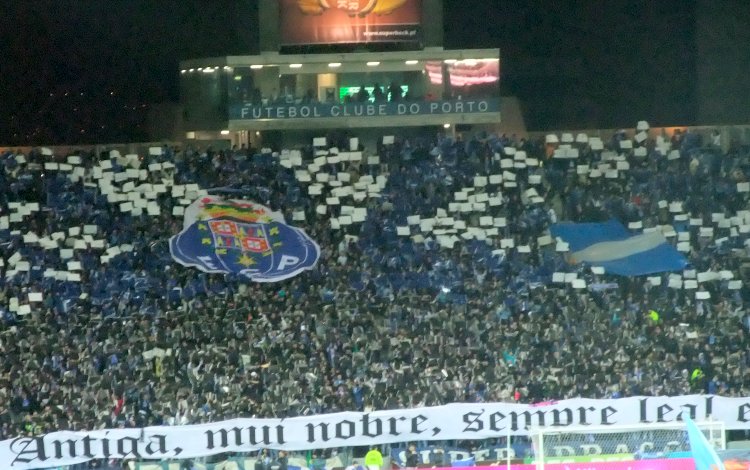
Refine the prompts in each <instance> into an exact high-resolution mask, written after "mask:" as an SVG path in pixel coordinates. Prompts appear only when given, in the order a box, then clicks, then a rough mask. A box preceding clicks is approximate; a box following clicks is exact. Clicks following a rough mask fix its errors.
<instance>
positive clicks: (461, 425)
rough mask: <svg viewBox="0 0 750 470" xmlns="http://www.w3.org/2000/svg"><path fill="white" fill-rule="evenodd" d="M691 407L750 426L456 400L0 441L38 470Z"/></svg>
mask: <svg viewBox="0 0 750 470" xmlns="http://www.w3.org/2000/svg"><path fill="white" fill-rule="evenodd" d="M683 411H689V412H690V414H691V415H692V418H693V419H695V420H698V421H707V420H709V419H711V420H714V421H721V422H724V423H725V426H726V429H730V430H731V429H750V424H749V423H748V422H749V421H750V397H748V398H728V397H719V396H709V395H688V396H680V397H631V398H620V399H607V400H593V399H583V398H576V399H570V400H562V401H558V402H549V403H544V404H539V405H521V404H515V403H455V404H451V405H444V406H436V407H425V408H414V409H404V410H390V411H375V412H371V413H358V412H345V413H334V414H325V415H316V416H303V417H298V418H288V419H251V418H243V419H234V420H229V421H221V422H216V423H211V424H201V425H190V426H174V427H169V426H154V427H147V428H138V429H103V430H98V431H80V432H73V431H59V432H52V433H49V434H45V435H40V436H36V437H18V438H15V439H8V440H5V441H2V442H0V468H4V469H14V470H16V469H18V470H22V469H39V468H47V467H56V466H60V465H71V464H75V463H80V462H85V461H88V460H92V459H136V460H157V459H183V458H185V459H186V458H194V457H201V456H208V455H213V454H219V453H225V452H250V451H254V450H258V449H263V448H271V449H284V450H289V451H294V450H309V449H323V448H331V447H349V446H369V445H378V444H387V443H395V442H408V441H441V440H477V439H487V438H493V437H500V436H506V435H507V434H508V433H509V432H510V433H511V434H512V435H515V436H520V435H528V433H529V429H532V428H537V427H549V426H559V427H566V426H576V427H581V426H592V427H593V426H607V425H611V426H620V425H639V424H640V425H643V427H644V428H647V427H648V424H649V423H670V422H679V421H680V420H681V419H680V415H681V413H682V412H683Z"/></svg>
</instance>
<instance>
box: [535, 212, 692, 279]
mask: <svg viewBox="0 0 750 470" xmlns="http://www.w3.org/2000/svg"><path fill="white" fill-rule="evenodd" d="M550 232H551V233H552V235H553V236H554V237H557V238H560V239H562V241H564V242H566V243H567V244H568V246H569V248H570V254H569V256H568V260H569V261H570V262H571V263H573V264H578V263H587V264H589V265H591V266H601V267H603V268H604V270H605V272H607V273H611V274H619V275H622V276H641V275H646V274H654V273H661V272H668V271H681V270H682V269H684V268H685V266H687V264H688V262H687V259H686V258H685V257H684V256H683V255H682V254H681V253H680V252H679V251H677V250H676V249H675V248H674V247H673V246H672V245H670V244H669V243H668V242H667V240H666V238H664V235H663V234H662V233H661V232H660V231H658V230H657V231H652V232H648V233H642V234H637V235H633V234H632V233H631V232H629V231H628V230H627V229H626V228H625V227H624V226H623V225H622V224H621V223H620V222H618V221H616V220H610V221H609V222H604V223H583V224H575V223H560V224H555V225H553V226H552V227H550Z"/></svg>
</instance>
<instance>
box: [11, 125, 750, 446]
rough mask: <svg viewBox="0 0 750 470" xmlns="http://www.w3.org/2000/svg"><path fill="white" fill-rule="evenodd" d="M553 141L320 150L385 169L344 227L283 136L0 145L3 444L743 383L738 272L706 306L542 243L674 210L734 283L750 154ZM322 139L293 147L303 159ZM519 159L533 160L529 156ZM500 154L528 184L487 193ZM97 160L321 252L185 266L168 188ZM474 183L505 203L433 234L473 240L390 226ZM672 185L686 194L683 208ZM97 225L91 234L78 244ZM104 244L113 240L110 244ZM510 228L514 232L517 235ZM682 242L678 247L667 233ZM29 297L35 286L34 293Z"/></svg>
mask: <svg viewBox="0 0 750 470" xmlns="http://www.w3.org/2000/svg"><path fill="white" fill-rule="evenodd" d="M548 140H549V141H548V142H545V141H544V140H542V141H530V140H524V139H519V138H516V137H515V136H512V137H509V136H491V135H475V136H467V137H466V138H465V139H457V140H454V139H451V138H448V137H446V136H437V137H435V136H425V137H424V138H423V139H399V138H398V136H397V138H396V140H395V142H394V143H393V144H388V145H385V144H382V143H381V144H380V145H379V146H378V148H373V149H365V157H364V158H363V159H362V161H360V162H345V163H334V164H326V165H324V167H323V168H324V169H325V170H326V171H328V172H329V173H330V174H332V175H336V174H338V173H349V174H350V177H349V180H350V181H351V182H352V183H356V182H357V181H366V182H367V181H377V178H378V177H379V176H381V177H385V178H384V179H381V181H383V182H384V185H383V186H384V187H383V188H382V189H381V191H380V192H379V197H368V198H367V199H366V200H365V201H362V202H360V205H361V207H366V209H367V218H366V220H365V221H364V222H362V223H353V224H351V225H346V226H343V227H342V228H332V224H331V219H332V218H337V217H339V216H340V213H339V211H341V210H342V209H341V207H340V206H335V205H332V206H328V209H327V211H325V212H326V213H325V214H322V213H321V211H319V210H318V206H319V205H321V204H322V201H323V200H324V196H325V195H321V196H316V195H309V194H308V191H307V190H306V189H307V184H303V183H301V182H300V181H298V179H297V178H296V176H295V175H296V173H295V170H294V169H291V168H285V167H284V166H281V165H280V164H279V155H278V154H275V153H274V154H272V153H270V152H268V151H259V150H248V149H244V148H242V149H234V150H232V151H211V150H205V151H195V150H192V149H190V148H187V149H183V150H177V149H170V148H164V149H163V151H162V152H157V153H160V154H158V155H157V154H154V155H141V156H140V158H139V162H137V163H134V162H128V161H127V159H125V158H122V156H120V155H117V154H115V153H113V154H111V155H94V154H79V156H80V157H81V159H80V161H79V160H77V159H75V160H73V161H74V162H77V163H74V164H73V167H74V168H73V169H67V170H65V169H63V166H58V167H57V168H56V169H55V168H53V167H50V166H46V165H45V164H46V163H50V162H56V163H58V165H65V162H69V161H71V160H68V159H67V157H68V156H67V155H65V156H63V155H58V156H50V155H45V154H44V153H48V152H42V151H41V150H35V151H33V152H31V153H29V154H27V155H21V154H19V153H15V152H7V153H5V154H3V155H2V165H1V166H0V188H2V189H1V190H0V207H1V208H2V215H3V216H6V217H8V219H7V223H4V224H0V253H2V261H3V268H2V269H3V276H2V278H1V279H2V280H0V305H1V306H2V321H1V323H0V356H1V357H2V358H3V360H2V362H1V363H0V439H7V438H11V437H14V436H18V435H37V434H40V433H45V432H49V431H53V430H59V429H73V430H81V429H97V428H105V427H133V426H137V427H141V426H144V425H156V424H167V425H178V424H187V423H200V422H207V421H216V420H221V419H227V418H232V417H237V416H246V417H249V416H257V417H271V416H276V417H285V416H295V415H301V414H314V413H324V412H333V411H339V410H369V409H392V408H397V407H414V406H422V405H437V404H443V403H449V402H464V401H470V402H480V401H516V402H524V403H531V402H538V401H543V400H551V399H562V398H568V397H577V396H584V397H622V396H632V395H679V394H686V393H712V394H722V395H733V396H739V395H742V396H748V395H750V381H749V380H748V375H747V371H748V368H747V366H748V365H749V364H750V356H749V355H748V351H749V350H750V348H749V346H750V342H749V341H748V334H750V331H749V330H748V328H749V327H750V315H748V313H747V312H746V309H745V306H746V302H747V300H748V291H747V289H746V288H745V287H744V286H743V287H742V288H740V289H735V288H732V289H730V288H729V287H730V282H731V281H730V279H729V277H728V276H723V277H722V278H721V279H717V280H711V281H710V282H702V283H701V288H700V291H701V292H708V293H709V295H710V298H709V299H704V300H696V296H695V293H696V290H692V289H683V288H674V287H670V286H669V275H667V274H663V275H661V276H658V277H659V278H660V279H661V280H662V281H663V282H661V284H659V283H657V282H655V281H654V278H653V276H652V277H632V278H628V277H621V276H612V275H607V274H594V272H592V270H591V269H590V267H588V266H582V265H572V264H569V263H568V262H567V261H566V256H565V253H563V252H559V251H556V247H555V243H554V242H553V243H552V244H545V243H540V237H544V236H545V235H546V234H547V233H548V229H549V226H550V224H552V223H554V222H556V221H565V220H567V221H574V222H582V221H605V220H608V219H610V218H615V219H618V220H620V221H622V222H623V223H624V224H625V225H628V224H629V223H631V222H637V221H641V222H642V223H643V226H644V227H655V226H664V225H667V224H670V225H672V226H673V227H674V229H675V231H677V232H687V233H689V234H690V236H689V240H690V241H689V251H687V252H686V253H685V254H686V256H687V257H688V259H689V261H690V266H689V267H688V270H694V271H697V272H705V271H709V270H711V271H715V272H718V271H730V272H731V273H732V277H733V279H734V280H740V279H742V278H743V274H744V272H743V262H744V259H745V257H746V255H747V251H746V246H745V241H746V240H747V238H748V230H745V228H744V226H745V225H747V224H748V223H750V221H746V220H744V218H743V215H742V213H741V211H742V210H743V209H744V208H745V207H746V205H747V198H748V195H749V194H750V193H746V192H738V186H737V183H744V182H746V181H747V175H748V171H749V170H750V168H749V167H748V150H747V149H744V148H742V147H739V146H736V147H732V148H730V149H729V150H728V151H723V150H722V149H721V148H720V147H719V146H717V145H716V142H714V141H713V140H712V139H711V138H706V139H702V138H701V137H700V136H699V135H695V134H690V133H687V134H679V133H677V134H676V135H675V136H672V137H662V136H655V135H651V136H650V137H649V138H648V139H646V140H643V141H642V142H641V143H636V145H635V146H634V147H635V148H633V147H631V145H626V144H624V143H623V142H630V143H631V144H632V143H633V142H632V141H631V140H630V139H629V138H628V137H626V136H625V134H624V133H618V134H617V135H615V136H614V137H612V139H611V140H608V141H606V142H604V149H603V150H593V149H592V147H593V146H592V145H591V144H590V143H589V142H588V140H587V139H574V140H573V141H571V139H570V138H569V137H565V138H563V139H562V141H563V142H562V143H560V142H555V140H557V139H548ZM327 144H328V145H327V147H328V148H331V147H338V148H347V147H348V145H349V140H348V138H343V137H341V136H329V138H328V142H327ZM561 145H568V146H569V148H571V149H577V151H578V156H577V158H575V159H571V158H554V155H555V150H556V149H557V150H559V149H560V148H561ZM638 148H643V149H644V150H640V151H637V149H638ZM511 149H512V150H511ZM315 150H316V149H314V148H312V147H307V148H304V149H301V151H302V153H301V155H302V157H303V160H304V161H305V163H308V162H311V161H313V159H314V158H315V157H316V154H315ZM317 150H318V151H320V150H321V149H320V148H318V149H317ZM674 151H676V152H677V153H674ZM521 152H525V157H526V158H525V159H523V158H521V159H519V158H516V157H517V156H518V155H523V154H522V153H521ZM563 153H564V152H563ZM643 153H645V156H642V155H643ZM368 155H369V156H372V155H378V156H379V157H380V159H379V162H376V163H369V162H368V159H367V156H368ZM514 155H515V156H514ZM558 155H559V152H558ZM620 155H622V156H624V159H622V160H621V161H624V162H627V163H628V165H627V169H625V166H622V165H621V166H620V168H621V169H620V171H619V172H617V175H616V176H615V177H609V175H604V173H606V170H607V169H608V168H610V167H607V168H604V167H600V166H599V165H605V166H606V165H610V164H611V165H612V166H611V168H614V163H615V161H614V160H612V161H608V160H611V159H612V157H613V156H620ZM508 159H513V160H514V162H515V163H514V166H513V168H512V169H511V171H512V173H514V175H515V177H514V178H515V181H516V182H517V184H515V185H507V184H506V183H507V182H508V181H509V180H510V178H509V177H508V176H509V175H506V178H505V179H504V183H491V182H490V183H487V184H485V185H479V186H475V185H474V181H475V179H474V178H475V176H477V175H492V174H503V172H504V171H507V164H504V161H506V160H508ZM102 161H110V162H111V163H112V169H111V171H112V172H114V173H117V172H118V171H123V172H124V171H125V168H126V167H128V166H129V165H130V166H132V165H133V164H135V165H136V166H138V165H139V166H140V168H141V169H143V168H147V167H149V166H150V165H152V164H155V163H158V164H160V165H162V166H161V169H160V170H157V171H153V172H149V173H148V174H147V175H146V179H145V180H144V181H145V182H147V183H151V184H158V183H160V182H161V181H164V180H169V181H171V182H173V183H172V184H175V185H177V184H180V185H182V184H198V185H199V187H200V188H202V189H204V190H208V192H210V193H211V194H221V195H225V196H227V197H232V198H246V199H250V200H252V201H255V202H258V203H262V204H266V205H268V206H269V207H271V208H273V209H275V210H281V211H283V213H284V214H285V216H286V220H287V221H288V222H289V223H290V224H293V225H295V226H299V227H302V228H304V229H305V230H306V232H307V233H308V234H310V235H311V237H312V238H313V239H314V240H316V241H317V242H318V244H319V245H320V246H321V249H322V255H321V259H320V261H319V263H318V265H317V266H316V268H315V269H314V270H312V271H309V272H305V273H303V274H301V275H299V276H297V277H295V278H292V279H289V280H286V281H283V282H279V283H271V284H257V283H256V284H253V283H248V282H243V280H242V279H241V278H238V277H237V276H236V275H233V274H226V275H221V274H207V273H203V272H200V271H198V270H196V269H191V268H186V267H183V266H181V265H178V264H176V263H174V262H173V261H172V259H171V256H170V253H169V247H168V239H169V237H170V236H171V235H174V234H176V233H177V232H179V230H180V229H181V227H182V216H181V215H173V214H179V212H175V211H174V207H176V206H177V205H178V203H177V202H176V201H175V198H173V197H170V194H169V192H168V191H167V192H161V193H159V194H158V195H157V196H156V197H155V199H153V201H155V202H156V203H157V204H158V206H159V209H160V210H159V211H158V215H157V214H156V212H154V213H146V212H145V211H144V212H143V213H141V214H140V215H135V214H134V213H133V211H124V212H123V211H122V210H118V203H117V202H111V201H112V200H116V198H115V199H112V198H111V197H109V200H108V196H107V195H106V194H104V192H103V191H101V186H97V181H96V179H97V170H95V167H97V166H98V167H100V168H101V165H102V163H101V162H102ZM521 161H523V163H524V164H523V165H518V163H519V162H521ZM164 163H171V164H173V167H172V166H171V165H163V164H164ZM580 165H589V167H590V169H594V168H597V167H599V168H602V170H603V172H602V174H601V175H597V174H596V173H593V174H592V173H591V172H590V170H589V169H585V170H584V171H579V170H580ZM108 166H109V165H106V166H105V168H104V171H105V172H106V171H109V170H108V168H106V167H108ZM75 167H78V168H82V169H81V170H76V169H75ZM71 171H72V172H73V173H71ZM76 171H79V172H80V173H78V174H75V173H76ZM368 177H369V178H368ZM386 181H387V182H386ZM495 181H496V180H495ZM536 182H538V184H537V183H536ZM123 183H124V181H121V182H118V184H123ZM467 187H472V188H474V190H472V191H474V192H473V194H475V195H476V194H483V193H486V194H488V195H491V197H493V198H497V197H499V198H501V200H502V201H501V203H500V204H497V205H489V204H488V205H487V207H485V212H484V213H477V212H456V211H451V212H450V215H451V216H452V217H453V218H454V220H453V222H452V224H453V225H452V226H451V225H449V224H448V225H446V226H445V227H443V229H444V230H445V232H440V234H441V235H446V236H452V235H455V234H457V235H459V236H458V241H455V240H454V241H453V242H446V243H445V244H444V245H443V246H440V245H439V244H438V243H437V242H436V237H437V234H438V232H437V230H435V229H432V228H431V227H424V229H425V230H424V232H420V231H419V225H418V224H417V225H415V224H414V223H412V224H411V228H410V229H409V236H403V235H399V234H398V228H399V227H404V226H407V225H409V219H408V218H409V217H413V216H414V215H420V216H421V218H422V220H424V219H427V218H434V217H435V214H436V213H440V212H441V211H448V210H449V207H450V205H451V203H455V201H454V198H455V193H456V192H460V191H462V188H467ZM740 187H741V186H740ZM531 188H534V189H535V192H529V189H531ZM472 191H468V192H469V193H472ZM498 193H500V194H498ZM480 200H485V198H483V197H480V198H476V199H475V201H480ZM660 201H669V202H670V203H671V202H674V201H680V202H682V208H680V209H679V210H675V211H671V212H670V207H669V206H665V205H664V204H661V203H660ZM34 203H37V204H38V205H39V210H36V207H35V206H34V205H33V204H34ZM29 204H31V206H29ZM119 209H121V208H119ZM24 211H26V212H24ZM299 212H304V217H303V218H304V220H300V218H299V217H295V215H294V214H295V213H299ZM18 213H21V214H20V216H17V214H18ZM136 213H137V212H136ZM718 213H720V214H723V215H722V216H721V217H716V216H714V215H713V214H718ZM738 213H739V215H738ZM484 214H487V215H491V216H493V218H494V219H501V218H505V221H506V223H501V224H497V225H498V226H497V227H496V228H497V232H496V233H497V235H491V236H487V237H486V239H483V238H485V237H484V236H481V235H477V236H475V237H474V239H471V237H468V236H467V237H461V236H460V235H461V233H463V230H461V229H456V227H461V225H460V224H457V222H459V221H462V222H463V224H464V225H465V226H468V227H479V226H480V225H481V224H480V222H479V218H480V217H481V216H482V215H484ZM682 215H685V216H686V217H684V216H682ZM675 216H677V217H675ZM293 218H294V219H297V220H296V221H294V222H292V220H293ZM494 219H493V220H494ZM691 219H701V222H700V224H693V225H691V224H689V222H688V221H689V220H691ZM412 220H413V219H412ZM725 221H726V222H725ZM0 222H2V221H0ZM90 225H96V229H95V230H93V231H91V232H90V233H89V235H90V238H89V239H88V240H86V239H85V236H84V238H83V240H84V241H85V246H84V245H76V244H75V241H74V242H73V244H74V246H73V247H71V246H66V245H65V244H66V243H67V242H68V241H70V240H71V239H74V238H75V237H76V236H80V235H79V234H80V232H79V231H78V230H76V228H78V229H80V228H81V227H86V226H90ZM701 226H702V227H704V228H705V227H713V233H712V234H711V235H706V232H705V231H700V227H701ZM59 232H63V233H64V236H63V237H62V238H61V237H59V236H58V237H55V236H54V234H55V233H59ZM430 232H433V233H430ZM476 233H477V232H475V234H476ZM490 233H492V232H490ZM32 234H33V235H32ZM74 234H75V235H74ZM477 238H480V239H477ZM38 239H45V240H48V241H46V242H45V243H44V244H45V245H47V246H42V244H40V243H39V242H38V241H35V240H38ZM97 239H100V240H104V241H105V246H106V247H114V246H118V247H120V248H121V249H120V250H118V251H119V252H120V253H119V254H117V253H115V254H112V252H111V251H108V252H107V254H108V256H107V257H106V259H102V257H101V256H102V254H103V251H102V250H101V245H98V246H95V245H96V244H94V243H92V240H97ZM507 239H513V245H514V247H509V246H507V244H506V245H505V246H504V247H503V248H501V244H502V240H507ZM668 239H669V240H670V241H671V242H672V243H677V237H676V236H675V235H674V234H669V236H668ZM49 240H51V242H49ZM76 240H77V239H76ZM50 243H52V244H53V245H54V246H49V244H50ZM125 246H127V248H125ZM521 246H528V247H529V249H528V250H520V249H519V247H521ZM66 250H71V251H72V254H71V253H67V254H66V255H64V256H63V255H62V253H63V251H66ZM524 251H528V252H524ZM109 255H111V256H109ZM19 260H25V261H28V263H29V265H28V266H26V267H23V266H22V265H21V263H23V262H22V261H19ZM71 261H72V262H73V265H71V264H70V262H71ZM75 262H79V263H80V267H76V266H75ZM50 270H52V271H51V272H52V274H50ZM65 271H68V275H66V274H65V273H64V272H65ZM73 271H75V272H78V273H80V274H79V278H80V280H79V279H78V277H77V276H75V275H73V276H70V273H71V272H73ZM61 272H63V274H62V277H61V275H60V273H61ZM556 272H567V273H577V275H578V279H584V280H586V282H587V288H586V289H577V288H573V286H572V285H571V284H570V283H564V282H563V283H560V282H553V279H552V278H553V274H554V273H556ZM678 274H684V279H689V278H691V276H692V275H691V274H689V273H687V272H686V273H678ZM66 276H67V277H66ZM30 293H41V294H42V295H41V298H39V297H35V300H33V301H32V300H30V299H31V297H29V294H30ZM27 298H28V299H29V300H28V301H27Z"/></svg>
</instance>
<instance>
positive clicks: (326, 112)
mask: <svg viewBox="0 0 750 470" xmlns="http://www.w3.org/2000/svg"><path fill="white" fill-rule="evenodd" d="M499 111H500V100H499V99H497V98H487V99H483V100H448V101H404V102H401V103H393V102H390V103H342V104H333V103H314V104H284V105H270V106H233V107H231V108H230V112H229V119H233V120H234V119H318V118H342V117H345V118H353V117H376V116H380V117H384V116H424V115H455V114H467V113H468V114H473V113H497V112H499Z"/></svg>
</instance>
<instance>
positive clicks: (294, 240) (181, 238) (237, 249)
mask: <svg viewBox="0 0 750 470" xmlns="http://www.w3.org/2000/svg"><path fill="white" fill-rule="evenodd" d="M193 204H194V205H195V204H197V205H199V206H200V207H194V208H192V209H193V210H189V211H186V221H185V222H186V223H185V226H184V229H183V230H182V231H181V232H180V233H179V234H178V235H176V236H174V237H172V238H171V239H170V240H169V248H170V251H171V253H172V258H173V259H174V260H175V261H177V262H178V263H180V264H182V265H184V266H191V267H195V268H198V269H200V270H201V271H205V272H215V273H223V272H225V273H237V274H242V275H243V276H246V277H248V278H250V279H252V280H254V281H257V282H275V281H281V280H283V279H288V278H290V277H293V276H296V275H297V274H299V273H300V272H302V271H305V270H308V269H312V268H313V267H314V266H315V264H316V263H317V261H318V258H320V247H319V246H318V244H317V243H315V241H313V240H312V239H311V238H310V237H309V236H308V235H307V234H306V233H305V232H304V231H303V230H301V229H299V228H296V227H292V226H289V225H287V224H286V223H284V222H283V219H282V221H280V220H279V217H278V216H277V215H274V214H273V213H272V212H271V211H270V210H268V209H267V208H265V207H263V206H260V205H258V204H254V203H248V202H246V201H225V200H220V199H217V198H205V199H203V200H200V201H196V202H195V203H193ZM188 214H189V215H188ZM196 214H197V215H196ZM211 215H218V216H219V217H216V218H207V217H210V216H211ZM188 217H191V218H194V219H195V220H187V219H188ZM188 222H190V223H188Z"/></svg>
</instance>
